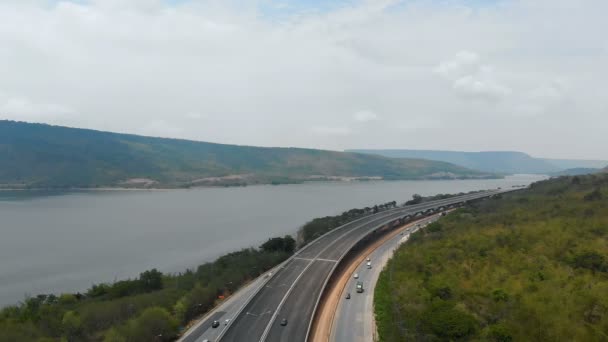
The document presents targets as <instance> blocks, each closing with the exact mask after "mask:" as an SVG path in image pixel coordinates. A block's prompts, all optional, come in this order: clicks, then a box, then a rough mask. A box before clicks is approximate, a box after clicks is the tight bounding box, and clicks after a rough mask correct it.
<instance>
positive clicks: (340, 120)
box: [0, 0, 608, 159]
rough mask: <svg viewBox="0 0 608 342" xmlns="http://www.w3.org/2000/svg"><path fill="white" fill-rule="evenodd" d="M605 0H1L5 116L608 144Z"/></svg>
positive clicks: (504, 142) (211, 133) (147, 126)
mask: <svg viewBox="0 0 608 342" xmlns="http://www.w3.org/2000/svg"><path fill="white" fill-rule="evenodd" d="M607 13H608V1H606V0H578V1H573V0H527V1H516V0H514V1H509V0H504V1H491V0H485V1H484V0H451V1H442V0H426V1H412V0H408V1H399V0H394V1H393V0H375V1H339V0H332V1H327V0H326V1H322V0H276V1H274V0H259V1H255V0H251V1H248V0H217V1H209V0H164V1H163V0H90V1H84V0H81V1H53V0H0V118H4V119H13V120H22V121H30V122H45V123H51V124H60V125H68V126H75V127H85V128H94V129H100V130H110V131H117V132H128V133H137V134H144V135H154V136H163V137H179V138H188V139H195V140H204V141H212V142H222V143H234V144H247V145H261V146H298V147H314V148H324V149H335V150H341V149H347V148H416V149H447V150H467V151H479V150H517V151H523V152H528V153H530V154H532V155H534V156H543V157H565V158H581V159H582V158H595V159H608V148H607V147H608V87H607V86H606V80H608V34H607V32H608V20H607V19H606V15H607Z"/></svg>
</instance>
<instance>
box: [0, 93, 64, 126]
mask: <svg viewBox="0 0 608 342" xmlns="http://www.w3.org/2000/svg"><path fill="white" fill-rule="evenodd" d="M73 115H75V111H74V110H73V109H72V108H69V107H67V106H64V105H60V104H54V103H40V102H34V101H32V100H30V99H29V98H27V97H25V96H9V95H7V94H3V93H0V118H5V119H11V120H17V121H45V122H48V123H60V122H62V121H63V120H65V119H66V118H69V117H70V116H73Z"/></svg>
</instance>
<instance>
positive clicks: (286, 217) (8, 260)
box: [0, 175, 542, 305]
mask: <svg viewBox="0 0 608 342" xmlns="http://www.w3.org/2000/svg"><path fill="white" fill-rule="evenodd" d="M539 179H542V177H539V176H529V175H517V176H512V177H508V178H506V179H502V180H463V181H394V182H355V183H346V182H344V183H308V184H300V185H281V186H251V187H246V188H221V189H213V188H211V189H210V188H204V189H195V190H167V191H107V192H80V193H69V194H61V195H58V194H56V193H24V192H0V305H5V304H12V303H16V302H18V301H20V300H22V299H23V298H24V296H25V295H27V294H30V295H35V294H38V293H61V292H62V291H65V292H68V291H84V290H86V289H87V288H89V287H90V286H91V284H93V283H98V282H112V281H113V280H115V279H123V278H128V277H134V276H137V275H138V274H139V272H141V271H144V270H146V269H150V268H153V267H156V268H159V269H160V270H162V271H167V272H176V271H182V270H184V269H185V268H187V267H194V266H196V265H198V264H200V263H203V262H205V261H211V260H213V259H214V258H216V257H217V256H219V255H221V254H223V253H226V252H229V251H233V250H236V249H239V248H242V247H248V246H256V245H258V244H259V243H260V242H262V241H264V240H265V239H267V238H269V237H272V236H278V235H284V234H291V233H294V232H295V231H296V230H297V228H298V227H299V226H301V225H302V224H303V223H305V222H306V221H308V220H310V219H311V218H314V217H318V216H325V215H331V214H336V213H340V212H342V211H344V210H347V209H350V208H354V207H364V206H368V205H372V204H374V203H382V202H388V201H392V200H395V201H397V202H398V203H401V202H403V201H405V200H408V199H410V198H411V197H412V195H413V194H415V193H419V194H421V195H434V194H437V193H456V192H461V191H462V192H466V191H470V190H479V189H489V188H497V187H503V188H506V187H510V186H512V185H519V184H522V185H523V184H529V183H530V182H533V181H536V180H539Z"/></svg>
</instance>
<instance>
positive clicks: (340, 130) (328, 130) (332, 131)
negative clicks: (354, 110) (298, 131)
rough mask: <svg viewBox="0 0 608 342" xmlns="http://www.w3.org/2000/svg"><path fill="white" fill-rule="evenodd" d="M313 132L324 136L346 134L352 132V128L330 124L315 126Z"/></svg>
mask: <svg viewBox="0 0 608 342" xmlns="http://www.w3.org/2000/svg"><path fill="white" fill-rule="evenodd" d="M311 130H312V132H313V133H314V134H317V135H323V136H346V135H350V134H352V130H351V129H350V128H348V127H330V126H314V127H312V129H311Z"/></svg>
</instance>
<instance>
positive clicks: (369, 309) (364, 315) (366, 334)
mask: <svg viewBox="0 0 608 342" xmlns="http://www.w3.org/2000/svg"><path fill="white" fill-rule="evenodd" d="M438 218H439V215H434V216H431V217H429V218H425V219H423V220H421V221H420V222H419V223H418V224H417V225H415V226H413V227H411V228H408V229H407V230H405V231H404V232H403V233H402V234H403V235H401V234H398V235H396V236H394V237H393V238H391V239H390V240H388V241H387V242H385V243H384V244H382V245H381V246H379V247H378V248H376V249H375V250H374V251H373V252H372V253H371V254H369V255H367V256H366V258H369V259H370V260H371V263H372V268H371V269H368V268H367V266H366V262H363V263H361V264H360V265H358V266H357V269H356V270H355V273H357V274H358V276H359V278H358V279H355V278H354V275H353V274H349V275H348V276H349V281H348V283H347V284H346V287H345V288H344V291H343V293H342V295H341V296H340V302H339V303H338V307H337V310H336V313H335V317H334V321H333V325H332V329H331V335H330V339H329V340H330V341H336V342H340V341H349V342H369V341H373V340H374V334H375V330H376V329H375V325H374V288H375V287H376V283H377V281H378V277H379V276H380V272H381V271H382V268H384V265H386V263H387V262H388V260H389V258H390V257H391V256H392V254H393V252H394V250H395V249H397V247H399V245H400V244H401V243H403V242H405V241H407V239H408V238H409V235H410V234H411V233H414V232H415V231H416V230H418V228H417V227H418V225H420V226H424V225H426V224H428V223H430V222H433V221H435V220H437V219H438ZM357 281H361V282H363V287H364V291H363V293H357V292H356V290H355V286H356V283H357ZM346 293H350V294H351V298H350V299H346Z"/></svg>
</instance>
